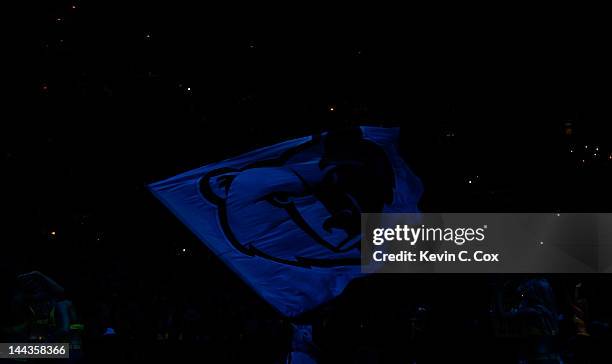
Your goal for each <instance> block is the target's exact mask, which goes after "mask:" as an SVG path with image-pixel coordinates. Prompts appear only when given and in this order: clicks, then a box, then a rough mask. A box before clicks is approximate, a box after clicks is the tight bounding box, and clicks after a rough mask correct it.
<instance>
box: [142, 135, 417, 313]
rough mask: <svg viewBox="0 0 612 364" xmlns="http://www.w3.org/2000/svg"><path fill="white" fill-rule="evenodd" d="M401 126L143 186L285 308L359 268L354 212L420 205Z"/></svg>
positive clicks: (323, 295)
mask: <svg viewBox="0 0 612 364" xmlns="http://www.w3.org/2000/svg"><path fill="white" fill-rule="evenodd" d="M398 136H399V130H398V129H389V128H377V127H362V128H360V129H356V131H352V132H351V133H349V134H348V135H343V134H339V135H335V134H333V133H326V134H322V135H318V136H315V137H304V138H299V139H294V140H289V141H286V142H282V143H279V144H275V145H272V146H269V147H265V148H262V149H258V150H255V151H252V152H249V153H246V154H243V155H241V156H238V157H235V158H231V159H228V160H225V161H221V162H218V163H212V164H209V165H206V166H203V167H200V168H197V169H194V170H192V171H189V172H185V173H183V174H180V175H177V176H175V177H172V178H169V179H167V180H164V181H160V182H156V183H153V184H151V185H149V188H150V190H151V191H152V192H153V194H154V195H155V196H156V197H157V198H158V199H159V200H160V201H161V202H163V203H164V204H165V205H166V206H167V207H168V208H169V209H170V210H171V211H172V212H173V213H174V214H175V215H176V216H177V217H178V218H179V219H180V220H181V221H182V222H183V223H184V224H185V225H187V227H189V229H191V231H193V233H194V234H195V235H196V236H197V237H198V238H199V239H200V240H201V241H202V242H203V243H204V244H205V245H206V246H207V247H208V248H209V249H210V250H211V251H212V252H213V253H214V254H215V255H216V256H218V257H219V259H221V260H222V261H223V262H224V263H225V264H227V265H228V266H229V267H230V268H231V269H232V270H233V271H234V272H235V273H236V274H238V275H239V276H240V277H241V278H242V279H243V280H244V281H245V282H246V283H248V284H249V285H250V286H251V287H252V288H253V289H254V290H255V291H256V292H257V293H258V294H259V295H260V296H261V297H263V298H264V299H265V300H266V301H268V302H269V303H270V304H272V305H273V306H274V307H275V308H276V309H278V311H280V312H281V313H282V314H284V315H286V316H290V317H294V316H297V315H299V314H301V313H303V312H305V311H308V310H311V309H313V308H315V307H317V306H318V305H320V304H322V303H324V302H326V301H328V300H330V299H332V298H334V297H336V296H337V295H339V294H340V293H341V292H342V291H343V290H344V288H345V287H346V285H347V284H348V283H349V282H350V281H351V280H353V279H354V278H356V277H358V276H360V275H361V274H362V273H361V270H360V238H361V235H360V229H359V224H360V215H359V213H361V212H417V211H418V210H417V203H418V200H419V198H420V195H421V192H422V186H421V183H420V180H419V179H418V178H417V177H416V176H415V175H414V174H413V173H412V172H411V171H410V169H409V168H408V167H407V166H406V164H405V163H404V162H403V160H402V159H401V158H400V157H399V155H398V152H397V141H398Z"/></svg>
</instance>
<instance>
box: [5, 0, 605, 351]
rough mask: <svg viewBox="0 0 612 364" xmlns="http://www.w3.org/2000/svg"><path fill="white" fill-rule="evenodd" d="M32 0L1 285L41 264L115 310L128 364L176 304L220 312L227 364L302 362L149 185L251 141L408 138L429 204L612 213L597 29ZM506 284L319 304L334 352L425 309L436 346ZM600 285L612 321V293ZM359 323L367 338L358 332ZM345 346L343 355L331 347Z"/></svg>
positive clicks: (543, 20) (542, 20)
mask: <svg viewBox="0 0 612 364" xmlns="http://www.w3.org/2000/svg"><path fill="white" fill-rule="evenodd" d="M29 5H31V8H29V9H26V10H25V11H24V12H23V13H19V14H20V16H21V15H23V21H20V24H19V27H18V28H15V29H13V30H14V35H13V36H11V38H12V40H13V41H14V43H15V45H16V48H15V49H14V50H13V49H11V50H10V51H9V52H7V55H8V58H10V60H15V67H9V68H6V69H5V76H7V78H9V79H11V80H13V79H14V80H16V81H17V82H16V84H15V85H16V86H15V88H14V90H12V91H15V92H11V93H12V94H14V95H19V96H22V95H23V96H24V97H23V98H22V97H19V99H18V101H14V102H13V99H12V98H9V99H6V100H8V101H9V102H10V103H12V105H11V106H13V107H9V108H8V110H7V111H9V110H10V112H7V113H6V114H5V117H4V118H3V121H2V124H1V128H2V133H1V135H0V140H1V144H0V147H1V153H2V155H1V156H0V157H1V159H0V161H1V162H0V163H1V168H2V171H3V172H2V175H3V178H2V180H1V185H0V186H1V191H2V192H1V193H2V197H1V198H2V205H3V210H4V214H5V218H4V223H5V224H3V225H5V227H4V228H3V231H2V234H3V239H2V242H3V244H2V245H3V248H2V249H3V253H2V258H1V259H2V262H1V267H2V268H1V269H2V270H1V271H0V273H1V274H2V275H3V277H4V278H3V279H4V281H5V282H7V283H5V284H4V286H5V287H10V284H11V283H10V282H11V280H12V278H11V277H14V275H15V274H17V273H23V272H26V271H29V270H33V269H36V270H40V271H43V272H45V273H47V274H49V275H50V276H52V277H54V278H56V279H57V280H58V281H60V282H61V283H62V284H63V285H65V286H66V288H67V290H68V291H69V292H70V295H71V298H72V299H73V300H74V301H75V304H76V306H77V307H78V308H79V309H80V311H81V315H82V316H83V318H84V320H86V321H87V320H89V321H88V324H89V326H88V327H89V328H90V330H92V331H95V330H96V329H98V330H99V329H100V328H96V324H98V325H102V326H103V324H102V323H97V322H96V320H98V319H99V318H98V314H99V311H100V310H101V308H100V306H105V307H107V308H104V310H106V309H108V310H109V311H112V313H111V314H109V316H112V318H111V319H108V320H110V321H111V322H112V325H114V326H115V327H116V328H117V330H118V332H120V333H121V334H122V335H124V337H129V338H134V340H137V341H138V342H141V343H142V344H141V345H142V347H141V349H140V351H138V350H135V351H136V354H133V353H132V354H130V355H144V354H142V352H144V351H146V350H144V349H142V348H144V347H147V346H148V345H154V344H155V342H156V341H155V337H154V336H155V335H154V331H155V329H154V326H155V325H156V323H155V320H156V318H155V317H156V312H157V311H156V310H161V308H159V307H161V306H163V304H162V303H160V302H166V301H170V302H172V304H174V305H175V306H177V307H179V306H180V307H191V306H197V307H198V310H199V312H204V314H202V315H203V318H201V320H202V321H201V326H202V327H206V330H207V333H206V335H208V336H209V337H210V338H211V339H210V340H211V342H215V343H217V344H218V343H226V344H225V345H213V344H210V345H209V346H210V347H211V349H210V350H213V349H212V348H214V350H217V351H219V352H221V354H219V355H221V357H225V356H224V355H226V356H227V355H230V354H228V352H233V353H232V354H231V355H238V356H240V355H247V354H246V353H248V355H253V354H251V353H253V352H261V353H264V354H261V355H262V356H265V355H269V357H275V355H278V353H282V351H283V350H286V349H287V345H286V342H287V337H288V336H287V326H286V324H283V322H284V321H283V320H282V318H280V317H279V316H278V315H277V314H276V313H275V312H274V311H273V310H272V309H271V308H270V307H269V306H268V305H267V304H266V303H265V302H263V301H261V300H260V299H259V298H258V297H256V296H255V295H254V294H253V293H252V292H251V291H250V290H249V289H248V288H247V287H246V286H245V285H244V284H243V283H242V282H240V281H239V279H238V278H237V277H235V276H234V275H233V274H231V272H229V270H228V269H227V268H225V267H224V266H223V265H222V264H221V263H220V262H219V261H218V260H217V259H216V258H215V257H214V256H212V254H211V253H210V252H209V251H208V250H207V249H206V248H205V247H203V246H202V244H201V243H200V242H199V241H198V240H197V239H196V238H195V237H194V236H192V235H191V234H190V233H189V231H188V230H187V229H186V228H185V227H184V226H182V225H181V224H180V223H179V222H178V221H177V220H176V219H175V218H174V217H173V216H172V215H171V214H170V213H169V212H168V211H166V210H165V209H164V208H163V207H162V206H161V204H159V203H158V202H157V201H156V200H154V198H153V197H152V196H151V195H150V194H149V192H148V191H147V190H146V188H145V186H146V184H148V183H151V182H154V181H157V180H160V179H163V178H166V177H169V176H172V175H174V174H177V173H179V172H182V171H186V170H189V169H191V168H194V167H198V166H201V165H203V164H206V163H209V162H213V161H216V160H220V159H224V158H228V157H231V156H234V155H237V154H240V153H242V152H245V151H248V150H251V149H254V148H256V147H260V146H265V145H269V144H272V143H275V142H278V141H281V140H284V139H287V138H291V137H296V136H303V135H308V134H314V133H317V132H320V131H323V130H328V129H333V128H339V127H343V126H348V125H384V126H399V127H400V128H401V133H402V141H401V142H402V151H403V154H404V156H405V158H406V160H407V161H408V163H409V165H410V166H411V167H412V168H413V169H414V171H415V172H416V173H417V174H418V175H419V176H420V177H421V178H422V180H423V182H424V186H425V196H424V198H423V200H422V203H421V208H422V209H423V210H424V211H446V212H449V211H456V212H461V211H480V212H485V211H490V212H504V211H516V212H534V211H540V212H548V211H555V212H556V211H561V212H563V211H566V212H580V211H585V212H595V211H601V212H609V206H610V203H611V202H612V197H611V196H612V194H610V186H612V183H611V182H612V173H611V171H612V140H611V138H610V136H611V135H612V134H610V125H609V124H610V120H611V117H612V115H611V114H612V110H611V109H610V102H609V100H610V97H611V96H612V95H611V93H612V88H611V87H610V81H611V75H610V67H609V65H610V64H612V62H611V61H612V60H611V57H610V52H609V49H608V48H609V39H607V35H606V34H607V33H606V29H605V26H604V25H602V24H605V23H601V22H600V21H599V20H597V19H595V18H591V16H590V15H588V16H583V15H582V14H579V13H574V12H572V9H566V10H569V13H568V14H567V15H558V14H556V13H555V14H553V13H552V12H550V10H551V9H547V10H544V11H542V12H539V11H538V12H536V11H535V9H530V10H529V11H525V12H519V13H520V14H519V15H520V16H514V15H510V16H509V17H508V18H509V19H502V18H501V14H502V13H504V12H497V11H493V12H492V13H491V14H490V15H489V16H487V17H484V16H482V17H481V16H478V15H476V14H477V13H478V12H480V11H482V10H483V9H463V10H466V11H467V13H471V14H472V17H468V16H464V15H462V14H459V13H456V12H455V9H444V11H442V10H441V9H435V10H432V11H429V12H424V11H421V10H416V9H405V10H401V11H400V10H393V9H388V10H386V11H383V12H380V13H379V12H378V11H373V10H372V9H370V8H368V7H364V8H362V9H360V12H359V14H358V15H356V14H353V13H352V12H349V9H339V11H336V9H334V11H333V12H332V11H331V9H329V8H322V9H283V8H273V7H271V8H270V9H258V10H259V12H254V11H252V9H245V8H242V7H241V6H239V5H237V4H236V8H234V9H230V10H220V9H212V8H210V7H206V6H202V5H200V6H196V5H194V4H179V3H174V2H172V3H169V2H167V3H163V4H160V5H156V4H152V3H139V2H129V3H127V2H125V3H112V2H97V3H89V2H83V3H81V2H66V1H59V2H57V1H49V2H44V3H41V4H29ZM484 10H486V9H484ZM279 11H280V12H283V11H284V13H282V14H281V13H279V14H280V15H276V14H277V13H276V12H279ZM311 12H312V13H314V15H319V16H321V18H324V19H321V20H320V18H319V17H315V16H314V15H311ZM260 13H263V14H264V15H260ZM594 13H596V12H594ZM392 15H394V16H392ZM7 16H9V17H10V16H11V14H9V15H7ZM19 19H20V20H21V18H19ZM578 19H581V20H586V23H587V25H582V23H581V24H580V25H579V24H577V23H576V20H578ZM549 20H552V23H551V24H549V23H548V21H549ZM600 25H601V26H600ZM10 91H11V90H10ZM578 278H580V277H559V276H557V277H553V280H555V282H556V283H555V284H556V285H558V286H559V287H563V286H564V285H565V284H566V283H567V282H570V281H573V280H575V279H578ZM495 279H499V277H481V276H461V277H450V276H436V277H420V276H419V277H414V276H410V277H392V278H389V277H386V278H380V277H376V278H371V279H366V280H364V281H363V282H361V283H356V284H355V285H353V286H352V287H349V290H348V292H347V294H346V295H345V296H344V297H343V298H341V299H340V300H338V302H335V303H333V304H332V307H331V308H327V309H325V310H321V311H325V312H327V311H326V310H331V311H330V312H332V314H330V317H332V319H331V320H332V321H333V320H334V319H335V320H336V321H337V322H341V324H337V325H336V329H337V330H340V331H339V334H338V335H337V336H333V335H332V334H331V333H333V332H334V331H333V330H332V329H328V330H326V331H325V330H323V333H322V334H321V335H320V336H319V337H320V339H318V340H320V345H321V346H323V347H324V348H326V347H327V348H333V347H335V349H333V350H332V349H329V352H331V353H333V352H335V353H336V354H335V355H343V354H342V353H344V352H348V351H351V348H354V346H355V345H358V344H356V343H357V342H366V341H367V340H368V337H369V336H368V335H374V333H376V335H380V333H381V332H385V337H398V335H399V337H401V333H402V332H405V330H404V329H405V325H408V323H407V322H404V321H401V320H400V319H398V320H396V321H397V322H396V321H393V320H391V322H392V323H391V324H389V323H387V324H384V325H382V324H380V322H381V319H380V317H379V318H378V319H371V320H369V319H368V317H370V316H376V315H375V314H374V313H375V312H378V310H379V309H383V308H384V307H386V306H391V307H395V308H396V309H395V310H393V309H389V312H391V315H392V316H393V315H396V316H401V312H402V309H406V310H408V308H407V307H414V305H416V304H420V303H423V302H428V303H429V304H430V305H431V306H435V307H437V308H436V310H437V311H436V310H434V311H436V312H438V313H439V314H438V316H437V317H438V320H439V321H440V322H444V324H440V325H439V326H436V327H439V328H443V329H439V331H438V332H437V335H438V336H437V337H439V338H440V340H442V338H443V337H447V336H448V337H454V338H458V337H463V338H464V339H465V337H466V335H467V334H466V333H468V332H472V331H469V329H467V328H466V327H471V326H470V324H466V322H472V321H473V320H475V317H478V315H481V314H482V312H484V311H486V309H487V307H488V306H489V304H490V301H489V293H490V292H489V291H488V290H489V283H490V281H491V280H495ZM585 279H587V280H588V281H589V282H591V283H590V284H591V287H592V291H593V292H598V295H595V298H596V299H594V306H596V307H597V306H598V307H600V309H599V312H601V313H600V315H601V316H602V317H609V314H610V312H609V311H606V310H605V309H604V307H606V305H607V303H608V301H606V300H607V298H606V297H604V296H603V295H604V293H602V292H604V291H606V290H609V288H610V284H609V279H608V278H606V277H590V278H585ZM374 293H375V294H376V297H378V299H376V300H374V299H372V298H371V297H372V296H373V294H374ZM458 298H461V299H458ZM164 300H166V301H164ZM108 307H110V308H108ZM339 312H342V313H339ZM315 315H319V314H318V313H317V314H315ZM321 315H323V316H325V314H321ZM606 315H607V316H606ZM317 317H318V316H317ZM325 317H327V316H325ZM99 320H100V321H102V319H99ZM108 320H107V321H108ZM317 320H321V319H320V318H317ZM368 320H369V321H368ZM383 321H384V320H383ZM279 322H280V324H279ZM364 322H366V324H365V325H366V327H370V328H369V329H365V331H363V332H364V333H363V334H359V335H358V334H355V332H362V331H359V330H356V331H355V330H352V327H353V326H351V325H356V326H355V327H361V328H362V329H363V327H362V326H360V325H363V323H364ZM368 322H370V323H368ZM371 322H375V323H378V324H379V325H382V328H381V327H374V328H372V326H371V325H375V324H372V323H371ZM393 322H395V323H393ZM249 325H251V326H253V325H254V326H255V327H256V329H252V328H251V329H249V327H251V326H249ZM368 325H370V326H368ZM385 325H386V326H385ZM249 330H251V331H249ZM266 330H267V331H266ZM274 330H277V331H274ZM349 332H351V333H352V334H351V335H356V336H358V337H357V338H355V337H352V336H351V337H347V336H346V335H348V334H347V333H349ZM262 333H265V334H262ZM92 335H93V333H92ZM249 335H251V336H249ZM325 335H327V337H326V336H325ZM244 337H247V339H244ZM253 337H265V338H275V339H274V340H273V339H270V340H269V341H268V342H267V343H264V344H262V343H259V342H257V343H256V344H253V340H254V339H253ZM337 337H344V339H343V340H340V341H341V342H344V343H345V344H346V345H345V346H343V345H335V344H332V343H333V342H334V341H335V340H337ZM467 337H470V336H469V335H467ZM249 340H251V341H249ZM261 340H263V339H261ZM326 340H327V341H326ZM360 340H361V341H360ZM155 345H159V344H155ZM249 345H251V346H249ZM475 345H476V344H475ZM478 347H479V346H478V345H476V346H474V347H472V349H474V348H478ZM480 347H483V346H480ZM236 348H238V349H236ZM343 350H345V351H343ZM466 350H467V352H473V350H470V349H466ZM265 353H267V354H265ZM330 355H332V354H330ZM470 355H471V354H470ZM332 356H333V355H332Z"/></svg>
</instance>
